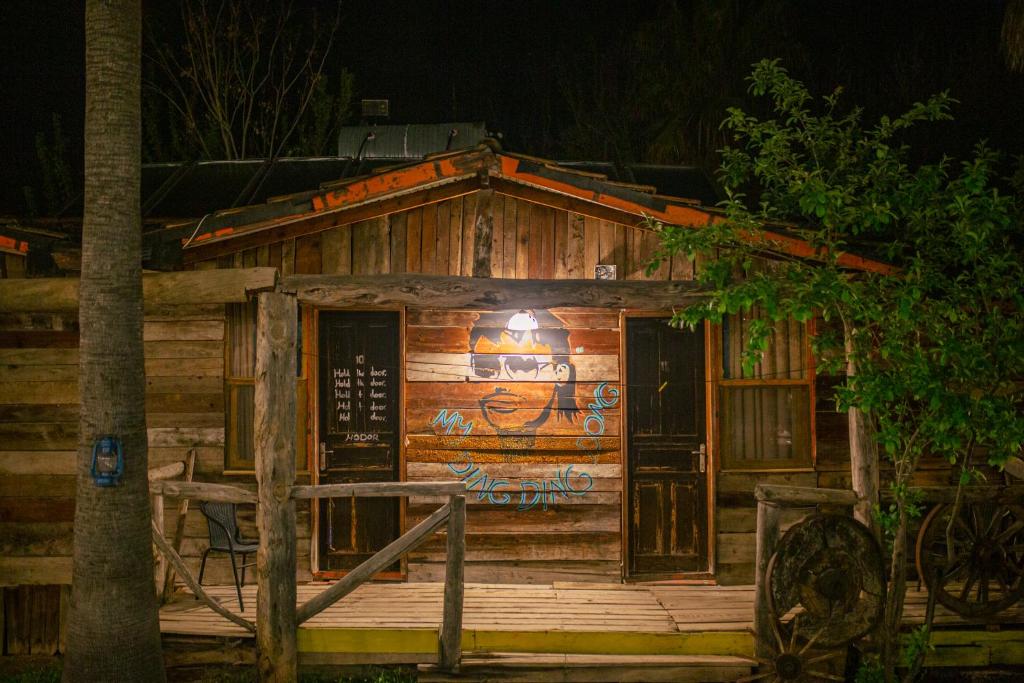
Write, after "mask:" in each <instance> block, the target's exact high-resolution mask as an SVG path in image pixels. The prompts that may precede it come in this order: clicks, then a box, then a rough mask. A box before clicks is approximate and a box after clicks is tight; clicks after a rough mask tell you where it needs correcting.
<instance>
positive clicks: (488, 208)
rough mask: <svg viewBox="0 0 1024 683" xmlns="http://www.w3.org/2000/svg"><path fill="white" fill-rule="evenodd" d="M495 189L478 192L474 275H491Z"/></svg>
mask: <svg viewBox="0 0 1024 683" xmlns="http://www.w3.org/2000/svg"><path fill="white" fill-rule="evenodd" d="M493 210H494V191H493V190H480V191H479V192H477V194H476V213H475V215H474V217H473V271H472V273H473V277H491V263H492V262H491V246H492V244H491V243H492V242H493V240H494V213H493Z"/></svg>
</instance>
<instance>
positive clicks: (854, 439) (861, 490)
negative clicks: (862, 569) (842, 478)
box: [843, 323, 880, 538]
mask: <svg viewBox="0 0 1024 683" xmlns="http://www.w3.org/2000/svg"><path fill="white" fill-rule="evenodd" d="M843 338H844V341H845V346H846V376H847V378H850V377H855V376H856V375H857V361H856V359H855V357H854V353H855V350H856V349H855V341H854V331H853V330H852V329H850V327H849V325H847V324H845V323H844V326H843ZM847 419H848V424H849V431H850V437H849V438H850V484H851V488H852V489H853V492H854V493H856V494H857V498H858V501H857V504H856V505H854V507H853V517H854V519H856V520H857V521H858V522H860V523H861V524H863V525H864V526H866V527H867V528H868V529H870V530H871V533H873V534H874V535H875V538H880V536H879V529H878V525H877V524H876V523H875V516H874V514H872V510H873V508H874V506H875V505H876V504H877V503H878V444H877V443H876V442H875V438H874V434H872V431H871V429H870V424H869V422H868V419H869V418H868V416H867V415H865V414H864V411H862V410H860V409H858V408H851V409H850V410H849V412H848V413H847Z"/></svg>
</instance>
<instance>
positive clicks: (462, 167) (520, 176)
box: [185, 147, 898, 274]
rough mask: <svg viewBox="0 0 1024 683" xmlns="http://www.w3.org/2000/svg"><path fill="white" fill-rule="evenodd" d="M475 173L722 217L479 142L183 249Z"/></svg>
mask: <svg viewBox="0 0 1024 683" xmlns="http://www.w3.org/2000/svg"><path fill="white" fill-rule="evenodd" d="M524 166H525V167H526V168H524ZM531 166H532V167H534V168H537V170H552V171H553V173H546V174H545V173H537V172H533V171H531V170H529V167H531ZM473 175H480V176H485V175H493V176H495V177H501V178H505V179H508V180H510V181H514V182H519V183H522V184H525V185H530V186H533V187H537V188H539V189H542V190H547V191H550V192H556V193H559V194H563V195H568V196H571V197H575V198H577V199H580V200H583V201H587V202H592V203H595V204H600V205H602V206H606V207H609V208H613V209H616V210H618V211H622V212H624V213H629V214H632V215H635V216H638V217H644V216H650V217H652V218H654V219H656V220H659V221H661V222H663V223H668V224H671V225H679V226H684V227H693V228H698V227H701V226H705V225H708V224H709V223H711V222H713V221H718V220H721V218H720V217H719V216H718V215H716V214H714V213H712V212H710V211H707V210H702V209H700V208H696V207H694V206H693V205H692V204H690V203H688V202H682V201H680V202H678V203H676V202H673V201H671V200H670V199H667V198H664V197H660V196H658V197H654V196H652V195H644V198H645V199H646V200H651V201H649V202H645V203H650V204H651V205H649V206H645V205H644V204H643V203H640V202H638V201H634V200H633V199H630V198H629V197H630V196H631V195H632V196H636V195H637V194H638V193H636V192H634V191H629V190H628V188H622V187H619V186H615V185H614V184H611V183H604V185H605V187H607V189H608V191H607V192H602V191H599V190H598V189H594V188H595V187H600V186H601V185H602V184H603V183H602V182H601V181H596V180H594V179H586V180H590V181H591V182H589V183H581V184H587V185H589V188H588V187H581V186H580V185H581V184H574V183H572V182H570V181H569V178H570V177H572V175H571V171H566V172H565V174H564V175H565V176H566V178H564V179H562V178H559V177H557V176H559V175H563V174H561V173H560V172H559V171H558V170H557V167H555V168H554V169H553V168H552V167H551V166H550V165H546V166H544V167H543V169H541V168H540V167H539V166H538V163H537V162H532V163H531V162H530V160H529V159H526V158H522V159H521V158H517V157H515V156H512V155H508V154H502V153H495V152H493V151H491V150H490V149H489V148H481V147H478V148H476V149H472V150H468V151H465V152H456V153H452V154H450V155H446V156H439V157H435V158H431V159H428V160H426V161H423V162H421V163H418V164H413V165H410V166H405V167H401V168H397V169H393V170H390V171H385V172H382V173H379V174H376V175H371V176H368V177H365V178H358V179H355V180H352V181H350V182H347V183H345V184H344V185H342V186H340V187H338V188H337V189H331V190H327V191H323V192H319V193H316V194H313V195H312V197H311V198H310V200H309V204H306V205H304V206H303V207H302V208H303V209H305V210H300V211H297V212H295V213H292V214H288V215H284V216H278V217H276V218H272V219H269V220H263V221H258V222H252V223H249V224H246V223H240V224H239V225H236V226H226V227H219V228H216V229H215V230H210V231H208V232H205V233H202V234H198V235H196V236H194V237H193V238H192V239H191V240H189V241H188V243H187V244H186V245H185V248H186V249H189V248H194V247H199V246H202V245H205V244H208V243H210V242H214V241H216V242H219V241H222V240H229V239H231V238H232V237H235V236H239V235H243V234H249V233H252V232H256V231H259V230H264V229H266V228H270V227H274V226H277V225H281V224H283V223H288V222H294V221H296V220H305V219H307V218H312V217H315V216H317V215H321V214H327V213H331V212H333V211H338V210H341V209H343V208H346V207H350V206H353V205H356V204H361V203H365V202H369V201H374V200H378V199H382V198H385V197H388V196H391V195H396V194H401V193H405V192H409V191H413V190H417V189H421V188H425V187H426V186H429V185H432V184H437V183H443V182H450V181H452V180H456V179H459V178H465V177H471V176H473ZM616 190H617V191H616ZM654 200H656V201H654ZM244 216H245V213H244V211H241V212H238V217H239V219H241V220H244ZM750 239H751V240H755V239H756V240H758V241H762V242H765V243H767V245H770V246H771V247H772V248H775V249H778V250H779V251H781V252H783V253H785V254H788V255H790V256H796V257H800V258H813V259H821V258H822V257H823V256H824V255H825V252H823V251H822V250H821V249H815V248H814V247H812V246H811V245H810V244H808V243H807V242H806V241H805V240H802V239H800V238H798V237H793V236H790V235H785V234H782V233H778V232H772V231H766V232H764V233H762V234H761V235H758V236H757V237H754V236H753V235H751V236H750ZM837 261H838V263H839V265H841V266H843V267H846V268H853V269H856V270H864V271H869V272H875V273H881V274H892V273H895V272H898V269H897V268H895V267H893V266H891V265H889V264H886V263H882V262H880V261H875V260H872V259H868V258H864V257H861V256H856V255H854V254H849V253H841V254H839V256H838V259H837Z"/></svg>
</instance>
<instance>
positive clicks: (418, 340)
mask: <svg viewBox="0 0 1024 683" xmlns="http://www.w3.org/2000/svg"><path fill="white" fill-rule="evenodd" d="M478 197H479V194H478V193H473V194H468V195H464V196H462V197H457V198H455V199H449V200H445V201H442V202H438V203H434V204H428V205H425V206H420V207H416V208H413V209H410V210H406V211H403V212H400V213H395V214H391V215H388V216H384V217H382V218H378V219H373V220H369V221H364V222H361V223H356V224H351V225H338V226H336V227H333V228H330V229H328V230H325V231H323V232H320V233H317V234H314V235H308V236H305V237H301V238H298V239H290V240H285V241H283V242H279V243H276V244H271V245H268V246H263V247H259V248H257V249H248V250H245V251H243V252H240V253H236V254H234V255H231V256H226V257H221V258H219V259H217V260H215V261H208V262H203V263H199V264H197V266H196V267H197V268H200V269H203V268H218V267H220V268H231V267H243V266H244V267H248V266H273V267H277V268H279V269H280V270H281V272H282V273H283V274H291V273H309V274H318V273H326V274H370V273H379V274H386V273H405V272H409V273H435V274H447V275H463V276H465V275H472V271H473V254H474V247H475V245H474V236H475V228H474V226H475V218H476V209H477V204H478ZM491 206H492V217H493V231H492V239H491V245H490V256H491V259H490V260H491V271H490V275H491V277H501V278H518V279H539V278H556V279H560V278H585V279H586V278H591V277H593V273H594V266H595V265H597V264H599V263H601V264H614V265H616V266H617V267H618V277H619V279H645V278H652V279H679V280H690V279H693V277H694V271H695V265H694V264H693V263H692V262H690V261H688V260H687V259H685V258H681V257H676V258H674V259H673V260H672V261H671V262H669V263H665V264H662V265H661V266H660V267H659V268H658V269H657V270H656V271H655V272H654V273H653V274H652V275H650V276H648V275H647V274H646V273H645V272H644V270H643V266H644V264H645V263H646V262H647V260H648V259H649V258H650V256H651V255H652V254H653V253H654V252H655V250H656V248H657V236H656V235H655V234H654V233H652V232H650V231H646V230H642V229H637V228H631V227H629V226H626V225H622V224H617V223H612V222H609V221H604V220H599V219H597V218H593V217H591V216H585V215H583V214H580V213H574V212H566V211H562V210H558V209H553V208H551V207H548V206H545V205H541V204H537V203H533V202H528V201H525V200H522V199H518V198H515V197H511V196H508V195H503V194H500V193H495V194H494V195H493V198H492V201H491ZM696 267H698V268H699V261H698V263H697V264H696ZM455 315H462V316H463V317H465V316H467V315H472V314H468V313H465V312H464V313H458V314H457V313H452V312H449V313H443V314H442V313H441V312H435V313H434V314H432V316H431V318H430V319H429V320H428V319H427V317H426V313H425V312H422V311H420V312H417V311H410V315H409V319H408V327H407V330H406V332H407V334H408V348H407V352H408V353H409V354H410V359H409V361H410V363H409V366H408V367H407V371H408V374H409V377H408V379H409V380H410V381H409V383H408V385H407V387H408V388H407V392H408V393H407V396H408V397H409V400H410V402H409V404H408V407H407V409H408V411H409V412H408V413H407V415H406V418H407V419H408V420H409V423H408V434H409V446H408V453H409V468H408V476H409V477H410V478H430V477H434V476H441V475H443V474H446V472H445V470H446V469H448V463H449V462H454V461H452V460H449V459H448V458H450V455H451V453H452V452H453V451H452V449H451V448H447V449H445V448H430V447H426V446H425V443H424V442H422V439H428V440H430V439H434V440H436V439H437V435H436V434H433V433H431V431H430V429H427V427H430V426H431V425H430V424H429V423H428V419H427V418H433V417H436V416H437V412H439V411H440V410H441V409H442V408H443V407H444V406H441V405H439V404H438V401H439V400H440V399H444V400H445V401H450V402H451V403H450V405H451V407H452V408H462V409H464V410H466V411H472V410H473V409H474V408H473V406H472V405H469V404H466V403H465V398H464V397H463V398H459V397H458V392H459V391H463V392H464V391H468V389H465V388H464V387H465V384H466V383H465V382H462V383H461V384H460V383H459V382H452V381H450V380H449V378H444V377H437V375H438V374H439V373H441V374H443V373H444V372H447V371H448V370H447V369H446V368H447V366H448V365H449V364H451V362H452V361H453V360H454V361H455V364H456V365H460V364H461V365H465V364H466V361H467V357H466V356H465V354H468V350H467V349H466V348H465V345H466V344H467V343H468V336H466V335H468V332H467V331H466V330H467V329H468V328H467V327H466V322H467V320H462V321H460V322H458V324H456V323H454V322H453V321H454V320H456V318H455V317H452V316H455ZM584 329H585V328H582V327H581V328H577V329H574V331H573V334H575V335H582V334H584ZM606 329H611V328H606ZM459 330H461V331H459ZM609 340H610V337H609V338H608V339H606V340H605V341H604V342H603V343H605V344H606V348H607V344H608V343H610V342H609ZM616 344H617V340H616ZM460 345H461V346H460ZM584 346H586V344H584ZM458 348H462V349H463V350H461V351H457V350H456V349H458ZM438 349H446V350H444V351H439V350H438ZM432 353H450V354H463V356H460V357H458V358H454V357H449V358H447V359H443V358H434V357H430V356H424V355H420V356H416V355H415V354H432ZM608 353H609V354H617V353H618V351H617V347H616V349H614V350H609V351H608ZM437 360H440V361H441V362H439V363H435V362H433V361H437ZM580 360H581V362H582V359H580ZM432 374H433V375H434V377H433V378H431V375H432ZM462 379H463V380H464V379H465V377H464V376H463V377H462ZM578 381H579V382H580V384H581V386H582V385H583V384H585V383H586V382H585V381H583V380H578ZM470 384H471V383H470ZM456 385H458V386H459V387H462V388H459V389H456ZM830 386H831V385H830V384H829V380H828V379H827V378H819V379H818V382H817V389H816V406H815V413H816V419H817V431H816V449H817V461H816V464H815V467H814V468H813V469H811V468H804V469H803V470H800V471H788V472H780V471H723V472H719V473H718V475H717V485H716V486H717V491H716V512H715V514H716V519H715V528H716V556H717V557H716V564H717V567H716V574H717V577H718V579H719V580H720V581H721V582H722V583H727V584H729V583H732V584H734V583H751V582H752V581H753V576H754V575H753V561H754V557H753V554H754V547H755V544H754V520H755V514H756V506H755V503H754V497H753V490H754V486H755V485H756V484H758V483H761V482H765V483H786V484H794V485H801V486H822V487H826V486H835V487H841V488H849V460H848V451H847V436H846V417H845V415H843V414H837V413H835V410H834V402H833V401H832V398H831V389H830ZM445 387H447V389H446V391H441V389H442V388H445ZM433 391H437V392H438V393H437V394H436V396H435V395H433V394H432V393H431V392H433ZM424 392H426V393H424ZM452 392H454V393H452ZM459 401H462V403H461V404H460V403H459ZM470 403H471V402H470ZM435 409H436V410H435ZM431 411H434V412H433V414H432V415H431ZM478 412H479V411H478V410H477V413H478ZM477 413H466V415H473V416H475V417H477V418H479V416H478V415H477ZM464 417H465V416H464ZM469 419H470V421H473V422H474V424H477V423H479V422H480V421H479V419H477V420H473V419H472V417H470V418H469ZM606 425H608V428H609V429H616V430H618V429H619V428H620V427H619V426H618V425H617V423H616V424H615V425H613V424H612V422H606ZM615 434H616V436H615V437H614V440H615V442H616V444H615V446H614V450H609V451H607V453H606V455H602V457H603V458H605V457H606V456H607V458H610V459H607V458H606V459H605V460H601V461H600V462H598V463H594V464H592V465H591V466H592V467H595V468H603V469H595V470H594V472H597V473H598V474H597V475H594V477H595V485H594V486H595V488H594V489H593V493H592V494H590V495H591V496H594V497H593V498H592V500H602V501H603V502H601V503H599V504H598V505H597V506H596V507H598V508H602V509H601V510H600V511H598V514H597V515H594V514H588V513H594V512H595V510H591V509H589V508H590V507H593V506H591V505H582V504H579V502H578V501H577V503H576V504H569V505H563V506H562V507H561V508H558V509H555V508H549V510H547V511H544V510H537V509H531V510H529V511H526V512H525V513H517V512H514V511H508V512H506V511H504V510H502V508H501V507H500V506H495V505H492V504H489V503H487V502H486V501H483V502H481V501H480V500H476V498H475V495H474V496H473V497H472V498H473V499H474V500H473V501H471V502H472V503H473V504H472V505H471V508H470V509H471V513H470V526H469V532H470V534H471V535H472V539H471V542H470V546H469V547H470V564H469V567H468V569H467V572H468V573H467V576H468V577H469V578H470V580H510V581H520V580H522V581H544V580H550V579H552V578H568V577H572V578H576V579H580V578H586V577H590V578H593V579H595V580H608V579H612V580H615V579H617V578H618V577H619V576H620V570H619V567H618V563H619V561H620V560H621V551H620V549H619V547H620V543H619V538H620V534H621V532H620V531H619V527H618V522H617V521H615V520H617V519H618V515H620V514H621V512H620V509H619V507H616V506H619V505H620V502H619V501H620V496H621V484H619V483H615V484H611V483H610V482H618V481H620V480H621V476H622V472H621V463H622V462H623V461H624V460H623V459H622V458H621V455H620V453H619V452H618V431H616V432H615ZM608 438H612V437H608ZM535 448H536V446H535ZM540 448H547V445H546V442H544V443H542V444H541V445H540ZM487 450H488V449H479V452H486V451H487ZM538 452H539V453H543V455H541V456H539V457H540V458H541V461H540V462H536V463H520V464H519V465H518V466H516V465H513V464H512V463H509V462H503V461H502V462H493V463H491V462H488V463H487V465H488V468H487V469H486V470H485V469H483V468H481V472H484V473H486V474H487V476H488V477H489V479H493V478H498V479H502V480H507V481H509V482H510V484H509V485H510V486H512V487H513V488H515V487H516V486H519V482H521V481H522V480H530V479H529V477H542V476H543V473H542V472H541V471H540V469H538V468H541V469H543V468H552V467H553V468H554V470H555V472H556V473H557V470H558V467H557V465H560V464H562V462H563V461H559V460H558V459H557V458H555V459H552V460H544V458H548V453H549V452H550V453H552V454H554V453H556V451H549V450H539V451H538ZM564 454H565V453H564V452H563V455H564ZM499 460H500V458H499ZM564 463H565V464H574V465H577V464H580V463H575V462H572V461H571V459H569V460H564ZM524 468H526V469H524ZM609 468H612V469H609ZM574 471H575V470H574ZM448 472H449V473H450V472H451V470H448ZM883 474H884V472H883ZM947 477H948V468H943V467H942V466H941V463H939V464H936V465H935V466H934V467H932V466H931V465H926V466H925V467H924V468H923V469H922V472H921V474H920V476H919V481H921V482H922V483H927V482H934V483H945V481H946V478H947ZM598 482H604V483H598ZM606 484H607V486H608V490H600V489H598V488H597V487H599V486H602V487H603V486H606ZM597 496H600V498H597ZM613 500H614V502H613ZM430 504H431V503H429V502H428V501H416V503H415V504H414V505H413V507H412V510H411V516H410V520H409V521H410V523H412V522H414V521H415V520H416V519H418V518H419V516H421V515H422V514H424V513H425V511H426V510H427V508H428V507H429V506H430ZM515 506H516V504H513V505H512V508H515ZM613 508H614V509H613ZM510 515H515V517H514V519H515V522H516V524H523V525H525V526H524V528H525V529H527V532H528V533H529V534H530V535H531V538H534V537H536V538H540V539H544V540H541V541H538V543H537V544H536V545H535V546H533V547H535V548H536V552H535V553H534V555H532V556H530V557H528V558H527V557H526V553H527V551H525V550H524V551H523V553H524V555H523V557H520V558H518V559H517V558H514V557H513V556H512V555H511V554H510V552H511V551H510V546H509V545H508V540H507V539H502V538H499V534H500V533H501V531H500V529H504V528H506V527H505V526H503V525H505V524H506V522H507V521H508V520H509V519H510ZM802 515H803V511H794V512H792V513H787V515H786V517H785V519H784V522H785V524H790V523H792V522H793V521H796V520H797V519H799V518H800V517H801V516H802ZM613 516H615V520H613V519H612V518H613ZM300 523H302V524H305V525H306V526H303V527H300V528H301V531H300V533H306V534H308V533H309V530H308V521H302V520H301V518H300ZM570 530H574V531H573V533H575V532H577V531H578V532H580V533H582V534H584V535H585V536H586V537H587V538H586V539H585V540H584V541H582V543H583V544H589V549H588V550H586V551H585V552H583V554H582V555H580V554H574V555H572V556H571V557H570V558H569V559H562V555H570V554H571V553H568V552H564V551H563V550H561V549H560V548H559V547H557V546H555V545H554V539H559V540H564V538H562V537H560V536H559V534H561V535H562V536H566V535H569V533H570ZM548 532H549V533H548ZM503 544H505V546H504V548H502V545H503ZM545 544H546V545H545ZM306 545H308V544H303V543H300V546H299V547H300V550H302V549H304V546H306ZM474 547H475V548H477V549H478V551H477V554H476V555H474V554H473V548H474ZM572 547H574V548H576V549H579V548H581V547H582V546H579V545H577V546H572ZM433 552H434V551H433V550H431V549H430V548H428V550H427V551H426V552H424V553H421V554H420V555H418V556H416V557H415V558H414V561H413V562H411V564H410V578H419V579H424V580H425V579H433V578H438V577H439V574H438V565H437V563H436V560H437V557H436V556H435V555H432V553H433ZM529 552H533V551H529ZM560 553H561V554H560ZM597 555H600V556H601V559H584V558H595V557H596V556H597ZM302 569H305V568H304V567H300V570H302Z"/></svg>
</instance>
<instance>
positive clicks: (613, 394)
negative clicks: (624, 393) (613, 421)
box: [576, 382, 619, 451]
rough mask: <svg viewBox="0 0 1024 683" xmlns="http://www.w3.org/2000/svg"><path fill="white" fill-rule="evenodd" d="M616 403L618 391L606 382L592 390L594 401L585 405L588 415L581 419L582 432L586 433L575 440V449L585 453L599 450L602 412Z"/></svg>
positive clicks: (602, 425) (602, 424)
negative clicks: (585, 451)
mask: <svg viewBox="0 0 1024 683" xmlns="http://www.w3.org/2000/svg"><path fill="white" fill-rule="evenodd" d="M618 402H619V390H618V389H617V388H616V387H610V386H608V383H607V382H602V383H601V384H599V385H598V387H597V388H596V389H594V400H593V401H591V402H590V403H588V404H587V409H588V410H590V414H588V415H587V416H586V417H585V418H583V431H584V432H586V436H581V437H580V438H578V439H576V448H579V449H580V450H587V451H597V450H599V449H600V446H601V439H600V437H601V436H602V435H604V430H605V423H604V411H605V409H606V408H611V407H613V406H615V405H616V404H618Z"/></svg>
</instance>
